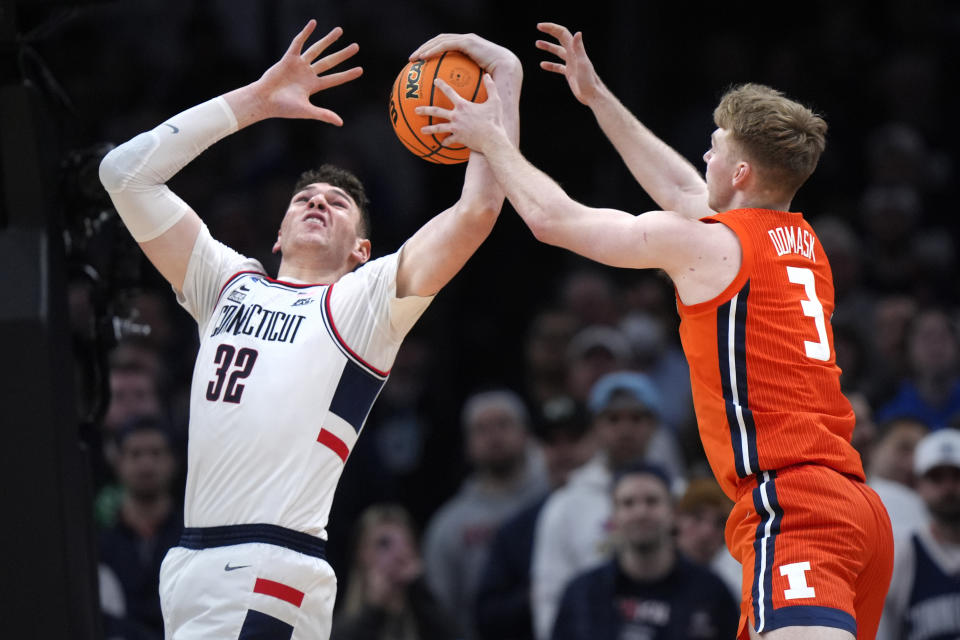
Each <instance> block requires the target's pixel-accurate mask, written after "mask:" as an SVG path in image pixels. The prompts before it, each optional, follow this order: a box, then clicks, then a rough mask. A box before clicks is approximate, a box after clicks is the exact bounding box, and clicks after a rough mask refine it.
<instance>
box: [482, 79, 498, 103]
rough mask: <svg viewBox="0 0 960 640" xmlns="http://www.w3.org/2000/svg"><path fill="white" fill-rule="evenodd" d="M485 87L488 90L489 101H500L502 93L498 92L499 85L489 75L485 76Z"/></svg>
mask: <svg viewBox="0 0 960 640" xmlns="http://www.w3.org/2000/svg"><path fill="white" fill-rule="evenodd" d="M483 86H485V87H486V88H487V100H499V99H500V92H499V91H497V83H496V82H494V80H493V76H492V75H490V74H489V73H485V74H483Z"/></svg>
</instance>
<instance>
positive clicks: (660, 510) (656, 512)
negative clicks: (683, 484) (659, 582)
mask: <svg viewBox="0 0 960 640" xmlns="http://www.w3.org/2000/svg"><path fill="white" fill-rule="evenodd" d="M613 524H614V527H615V528H616V530H617V532H618V533H619V535H620V538H621V540H623V542H624V543H625V544H627V545H630V546H632V547H634V548H637V549H640V550H643V549H650V548H654V547H658V546H660V545H661V544H663V543H664V542H665V541H666V540H669V538H670V535H671V531H672V530H673V504H672V503H671V501H670V494H669V492H668V491H667V488H666V487H665V486H664V485H663V482H661V481H660V480H659V479H658V478H655V477H654V476H651V475H648V474H631V475H628V476H626V477H624V478H622V479H621V480H620V482H619V483H617V487H616V489H614V492H613Z"/></svg>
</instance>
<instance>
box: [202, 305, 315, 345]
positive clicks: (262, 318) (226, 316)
mask: <svg viewBox="0 0 960 640" xmlns="http://www.w3.org/2000/svg"><path fill="white" fill-rule="evenodd" d="M305 318H306V316H302V315H299V314H294V313H287V312H285V311H275V310H272V309H267V308H264V307H263V306H261V305H259V304H251V305H249V306H247V305H244V304H228V305H224V306H223V308H222V309H220V315H219V317H218V318H217V320H216V322H214V323H213V331H212V332H211V333H210V337H211V338H213V337H214V336H218V335H220V334H221V333H232V334H233V335H235V336H236V335H240V334H243V335H246V336H253V337H254V338H260V339H261V340H266V341H267V342H289V343H290V344H293V341H294V340H296V339H297V332H298V331H299V330H300V324H301V323H302V322H303V321H304V319H305Z"/></svg>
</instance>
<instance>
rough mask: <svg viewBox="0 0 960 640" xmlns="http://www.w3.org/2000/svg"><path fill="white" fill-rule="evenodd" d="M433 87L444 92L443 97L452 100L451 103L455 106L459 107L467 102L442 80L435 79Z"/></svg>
mask: <svg viewBox="0 0 960 640" xmlns="http://www.w3.org/2000/svg"><path fill="white" fill-rule="evenodd" d="M433 86H435V87H436V88H438V89H440V91H443V95H445V96H447V97H448V98H449V99H450V102H452V103H453V106H457V105H460V104H462V103H464V102H466V100H464V99H463V98H462V97H460V94H459V93H457V92H456V91H454V89H453V87H451V86H450V85H448V84H447V83H446V82H444V81H443V79H442V78H434V80H433Z"/></svg>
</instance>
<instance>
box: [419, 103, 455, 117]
mask: <svg viewBox="0 0 960 640" xmlns="http://www.w3.org/2000/svg"><path fill="white" fill-rule="evenodd" d="M414 112H415V113H416V114H417V115H418V116H430V117H433V118H443V119H444V120H449V119H450V114H451V113H453V112H452V111H451V110H450V109H444V108H442V107H427V106H423V107H417V108H416V109H414Z"/></svg>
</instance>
